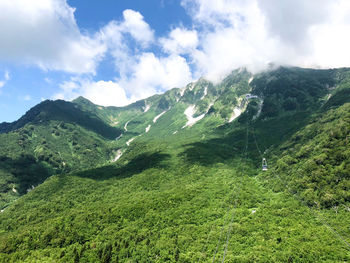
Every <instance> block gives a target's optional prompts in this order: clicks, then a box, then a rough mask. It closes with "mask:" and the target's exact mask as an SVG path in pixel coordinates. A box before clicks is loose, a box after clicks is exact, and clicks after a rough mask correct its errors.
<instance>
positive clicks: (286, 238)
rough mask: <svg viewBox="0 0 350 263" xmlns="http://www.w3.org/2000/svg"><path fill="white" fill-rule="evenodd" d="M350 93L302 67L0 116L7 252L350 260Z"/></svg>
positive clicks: (345, 82)
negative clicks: (4, 120) (125, 101)
mask: <svg viewBox="0 0 350 263" xmlns="http://www.w3.org/2000/svg"><path fill="white" fill-rule="evenodd" d="M349 102H350V69H346V68H342V69H329V70H316V69H301V68H291V67H280V68H277V69H273V70H272V69H271V70H268V71H265V72H261V73H258V74H252V73H250V72H248V71H247V70H245V69H237V70H234V71H233V72H232V73H231V74H230V75H229V76H227V77H226V78H225V79H224V80H223V81H222V82H221V83H219V84H214V83H211V82H209V81H207V80H205V79H200V80H198V81H196V82H194V83H190V84H188V85H187V86H186V87H184V88H182V89H179V88H175V89H172V90H170V91H167V92H165V93H164V94H160V95H155V96H152V97H150V98H147V99H145V100H140V101H138V102H136V103H133V104H131V105H129V106H126V107H102V106H98V105H94V104H93V103H91V102H90V101H88V100H87V99H85V98H82V97H79V98H77V99H76V100H74V101H72V102H64V101H46V102H43V103H41V104H39V105H37V106H36V107H34V108H33V109H32V110H30V111H29V112H28V113H27V114H26V115H24V116H23V117H22V118H21V119H20V120H18V121H17V122H14V123H12V124H2V125H0V131H1V134H0V145H1V149H2V153H1V155H2V156H1V157H0V158H1V159H0V161H1V162H0V180H1V181H0V182H1V184H0V186H1V188H0V190H1V200H2V204H3V207H5V206H6V208H5V209H3V210H2V212H1V213H0V262H165V261H169V262H194V261H195V262H215V260H216V261H221V262H224V261H226V262H321V261H324V262H346V261H349V260H350V254H349V245H348V244H349V242H350V230H349V229H348V227H347V226H348V225H349V223H350V216H349V211H350V208H349V201H350V198H349V194H348V193H349V187H350V180H349V179H350V174H349V171H350V158H349V157H350V150H349V149H348V147H347V146H348V139H349V132H350V119H349V118H350V115H349V112H350V103H349ZM56 133H57V134H56ZM3 149H4V150H3ZM33 153H34V154H33ZM262 158H266V159H267V162H268V166H269V170H268V171H261V160H262ZM32 182H35V184H34V183H33V184H32ZM31 185H33V186H35V189H32V188H33V187H31ZM36 186H37V187H36ZM20 189H22V190H20ZM14 190H16V191H17V193H15V192H14ZM27 190H30V191H27ZM19 195H21V197H20V198H19ZM14 200H16V201H14Z"/></svg>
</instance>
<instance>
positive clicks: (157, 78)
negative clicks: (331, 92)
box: [0, 0, 350, 122]
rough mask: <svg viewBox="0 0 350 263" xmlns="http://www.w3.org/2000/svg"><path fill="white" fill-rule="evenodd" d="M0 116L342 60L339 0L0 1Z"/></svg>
mask: <svg viewBox="0 0 350 263" xmlns="http://www.w3.org/2000/svg"><path fill="white" fill-rule="evenodd" d="M0 10H1V12H0V122H2V121H13V120H15V119H17V118H19V117H20V116H21V115H22V114H23V113H24V112H25V111H26V110H28V109H29V108H30V107H32V106H34V105H35V104H37V103H39V102H40V101H42V100H45V99H65V100H72V99H74V98H76V97H77V96H84V97H86V98H88V99H90V100H91V101H93V102H94V103H96V104H100V105H105V106H109V105H113V106H123V105H127V104H129V103H131V102H134V101H136V100H139V99H142V98H146V97H148V96H151V95H153V94H155V93H160V92H164V91H165V90H168V89H171V88H173V87H183V86H184V85H186V84H187V83H189V82H191V81H193V80H195V79H198V78H199V77H201V76H204V77H206V78H208V79H209V80H212V81H218V80H220V79H222V78H223V77H224V76H225V75H227V74H228V73H229V72H230V71H231V70H233V69H235V68H238V67H247V68H248V69H249V70H251V71H253V72H257V71H259V70H262V69H264V68H266V66H267V65H268V64H269V63H271V62H273V63H274V64H276V65H293V66H301V67H316V68H331V67H347V66H350V65H349V64H350V52H349V46H350V1H348V0H321V1H320V0H308V1H303V0H286V1H280V0H216V1H212V0H182V1H180V0H158V1H157V0H147V1H143V0H138V1H136V0H128V1H124V0H123V1H114V0H104V1H93V0H68V1H66V0H36V1H27V0H1V1H0Z"/></svg>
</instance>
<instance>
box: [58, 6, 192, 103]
mask: <svg viewBox="0 0 350 263" xmlns="http://www.w3.org/2000/svg"><path fill="white" fill-rule="evenodd" d="M188 32H189V34H188V33H187V31H184V33H185V35H186V36H188V35H191V34H192V33H191V32H190V31H188ZM174 36H176V37H177V36H178V34H177V33H176V34H175V35H174ZM95 37H96V39H98V40H99V41H100V42H101V43H104V45H105V47H106V51H105V52H106V55H108V56H111V57H112V58H113V59H114V64H115V67H116V71H117V72H118V73H119V74H118V75H119V77H118V78H115V79H114V80H112V81H108V82H106V81H92V80H91V79H90V80H88V81H87V80H86V79H82V78H72V79H71V80H70V81H66V82H64V83H63V84H62V85H60V91H59V92H58V93H57V94H55V95H54V98H61V99H68V100H70V99H72V98H74V97H76V96H78V95H81V96H84V97H86V98H88V99H90V100H91V101H93V102H94V103H97V104H100V105H104V106H112V105H114V106H122V105H126V104H128V103H131V102H134V101H136V100H139V99H143V98H146V97H148V96H151V95H154V94H155V93H160V92H163V91H164V90H167V89H170V88H174V87H182V86H184V85H186V84H187V83H188V82H190V81H191V80H192V74H191V70H190V67H189V65H188V63H187V61H186V59H185V58H184V57H181V56H180V55H179V54H177V53H176V54H175V53H174V52H170V54H163V55H158V56H156V55H155V54H154V53H153V52H150V51H146V50H147V48H149V47H150V46H151V45H156V42H157V40H156V39H155V37H154V31H153V30H152V29H151V28H150V26H149V25H148V24H147V23H146V22H145V21H144V18H143V16H142V15H141V14H140V13H139V12H136V11H133V10H125V11H124V12H123V19H122V20H120V21H111V22H109V23H108V24H107V25H106V26H104V27H102V28H101V29H100V31H99V32H98V33H96V35H95ZM191 41H192V40H191ZM188 43H189V42H188V40H187V39H184V38H183V39H182V42H181V43H180V44H179V45H178V46H179V49H182V50H184V49H188V48H189V45H188Z"/></svg>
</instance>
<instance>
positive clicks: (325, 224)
mask: <svg viewBox="0 0 350 263" xmlns="http://www.w3.org/2000/svg"><path fill="white" fill-rule="evenodd" d="M253 137H254V138H255V135H254V133H253ZM255 143H256V146H257V149H258V151H259V152H260V154H261V151H260V150H259V146H258V143H257V141H256V139H255ZM290 173H291V172H290ZM290 173H289V174H290ZM272 174H273V175H274V176H275V177H276V178H278V179H279V181H281V182H282V184H283V185H284V187H285V188H286V189H287V190H288V191H289V193H290V194H291V195H292V196H293V197H295V198H296V199H297V200H298V201H299V202H300V203H302V204H303V205H304V206H306V207H308V208H309V210H310V211H311V212H312V214H313V215H314V217H315V218H317V219H318V220H319V221H320V222H321V223H322V224H323V225H324V226H325V227H326V228H328V229H329V230H330V231H331V232H332V233H333V234H334V235H335V236H336V237H337V238H338V240H340V241H341V242H343V243H344V244H345V245H346V247H347V249H348V250H350V243H349V242H348V241H346V239H345V238H344V237H343V236H342V235H341V234H340V233H339V232H340V231H339V230H338V229H337V228H336V227H332V226H331V225H330V224H329V223H328V221H327V220H326V219H325V218H324V217H323V216H322V215H321V214H320V213H316V211H315V210H314V209H312V208H311V207H310V206H309V205H308V204H307V203H306V201H305V200H303V199H302V198H301V197H300V194H299V193H298V192H297V191H293V190H292V189H291V187H290V186H289V185H288V183H287V181H286V180H283V179H282V178H281V177H280V176H279V175H278V174H277V173H276V171H275V170H272Z"/></svg>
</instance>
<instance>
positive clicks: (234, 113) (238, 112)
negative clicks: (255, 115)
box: [228, 107, 242, 123]
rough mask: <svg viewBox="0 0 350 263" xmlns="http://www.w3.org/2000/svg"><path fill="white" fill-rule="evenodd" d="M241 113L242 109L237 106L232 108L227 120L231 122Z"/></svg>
mask: <svg viewBox="0 0 350 263" xmlns="http://www.w3.org/2000/svg"><path fill="white" fill-rule="evenodd" d="M241 114H242V110H241V109H240V108H238V107H236V108H234V109H233V114H232V116H231V117H230V119H229V120H228V122H229V123H230V122H233V121H234V120H235V119H236V118H237V117H239V116H240V115H241Z"/></svg>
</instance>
